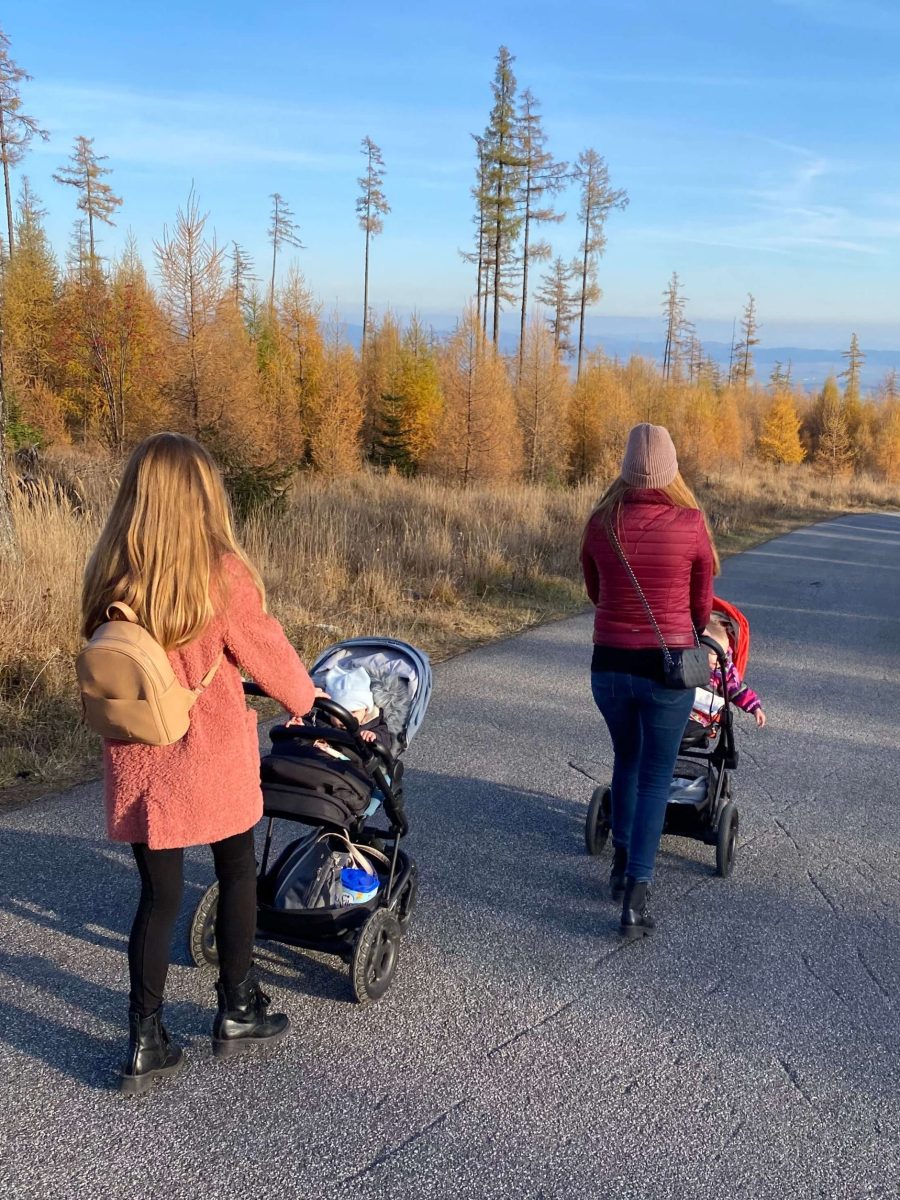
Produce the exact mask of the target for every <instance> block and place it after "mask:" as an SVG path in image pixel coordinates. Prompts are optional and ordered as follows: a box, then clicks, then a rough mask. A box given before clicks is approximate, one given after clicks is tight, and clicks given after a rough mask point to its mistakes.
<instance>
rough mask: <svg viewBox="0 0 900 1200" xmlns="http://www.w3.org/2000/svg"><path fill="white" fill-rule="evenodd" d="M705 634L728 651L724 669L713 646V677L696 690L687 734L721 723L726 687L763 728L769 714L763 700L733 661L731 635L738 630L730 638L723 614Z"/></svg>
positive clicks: (729, 696)
mask: <svg viewBox="0 0 900 1200" xmlns="http://www.w3.org/2000/svg"><path fill="white" fill-rule="evenodd" d="M703 633H704V636H705V637H707V638H712V640H713V641H714V642H715V643H716V644H717V646H718V647H719V649H720V650H721V651H722V653H723V654H724V655H725V666H724V670H723V668H722V667H721V666H720V665H719V656H718V655H717V654H715V653H714V652H713V651H712V650H711V651H710V653H709V669H710V672H711V674H710V679H709V683H708V684H707V686H706V687H705V688H697V689H696V691H695V694H694V707H693V708H692V709H691V716H690V719H689V721H688V723H687V728H686V729H685V731H684V732H685V737H686V738H688V739H690V738H696V737H698V736H701V735H702V734H703V733H704V732H705V731H706V730H708V729H711V728H712V726H714V725H715V724H717V723H718V715H719V712H720V711H721V709H722V704H723V703H724V700H723V697H724V696H725V693H726V691H727V693H728V699H729V701H730V702H731V703H732V704H734V705H735V706H736V707H737V708H739V709H741V710H742V711H743V712H745V713H749V714H750V715H751V716H752V717H753V718H754V719H755V720H756V724H757V726H758V727H759V728H760V729H762V728H763V727H764V726H765V724H766V714H765V711H764V710H763V706H762V701H761V700H760V698H759V696H758V695H757V694H756V692H754V690H753V688H751V687H749V686H748V684H746V683H745V682H744V680H743V679H742V678H741V676H740V674H739V673H738V669H737V667H736V666H735V663H734V654H733V651H732V647H731V638H736V637H737V634H736V632H733V633H732V634H731V638H729V630H728V626H727V625H726V624H725V621H724V620H723V619H722V618H720V617H713V618H712V619H711V620H710V622H709V624H708V625H707V627H706V629H705V630H704V631H703Z"/></svg>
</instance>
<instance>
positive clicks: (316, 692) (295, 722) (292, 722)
mask: <svg viewBox="0 0 900 1200" xmlns="http://www.w3.org/2000/svg"><path fill="white" fill-rule="evenodd" d="M320 696H321V697H322V698H323V699H325V700H330V699H331V697H330V696H329V695H328V693H327V692H326V691H323V690H322V688H320V687H317V688H315V689H314V690H313V702H315V701H316V700H318V699H319V697H320ZM305 723H306V722H305V721H304V720H303V718H302V717H298V716H297V715H296V714H295V715H294V716H293V717H291V719H290V720H289V721H285V725H288V726H291V725H304V724H305Z"/></svg>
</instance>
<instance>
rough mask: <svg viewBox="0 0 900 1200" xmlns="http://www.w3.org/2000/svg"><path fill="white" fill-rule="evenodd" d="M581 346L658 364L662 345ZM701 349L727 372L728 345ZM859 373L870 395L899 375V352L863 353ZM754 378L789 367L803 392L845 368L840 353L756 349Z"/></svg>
mask: <svg viewBox="0 0 900 1200" xmlns="http://www.w3.org/2000/svg"><path fill="white" fill-rule="evenodd" d="M585 345H587V346H590V348H591V349H595V348H597V347H602V349H603V350H604V351H605V352H606V354H608V355H610V356H611V357H618V358H621V359H627V358H630V357H631V355H633V354H639V355H641V356H642V357H643V358H650V359H653V360H654V361H656V362H662V357H663V351H664V349H665V343H664V342H662V341H658V342H653V341H635V340H634V339H628V338H615V337H613V338H609V337H605V338H598V337H592V338H588V337H585ZM703 349H704V350H705V351H706V353H707V354H709V355H710V356H711V357H712V358H713V359H714V360H715V362H717V363H718V364H719V366H721V367H724V368H725V369H726V370H727V368H728V362H729V359H730V357H731V345H730V343H728V342H704V343H703ZM865 355H866V358H865V362H864V363H863V366H862V371H861V385H862V387H863V388H864V389H865V390H867V391H874V390H876V389H877V388H878V386H879V385H880V384H881V383H882V382H883V380H884V377H885V375H887V373H888V371H890V370H891V369H895V370H896V371H897V372H898V373H900V350H867V351H865ZM753 362H754V365H755V367H756V377H757V379H759V380H760V381H761V382H763V383H764V382H766V381H767V380H768V379H769V376H770V375H771V374H772V371H773V370H774V368H775V366H776V364H777V363H781V366H782V368H784V369H786V368H787V366H788V363H790V365H791V377H792V379H793V381H794V383H795V384H796V385H798V386H800V387H804V388H819V387H821V386H822V384H823V383H824V382H825V380H826V379H827V378H828V376H829V375H838V374H840V372H841V371H843V370H845V369H846V367H847V360H846V359H845V358H844V357H843V356H842V351H840V350H810V349H806V348H805V347H803V346H756V347H755V348H754V350H753Z"/></svg>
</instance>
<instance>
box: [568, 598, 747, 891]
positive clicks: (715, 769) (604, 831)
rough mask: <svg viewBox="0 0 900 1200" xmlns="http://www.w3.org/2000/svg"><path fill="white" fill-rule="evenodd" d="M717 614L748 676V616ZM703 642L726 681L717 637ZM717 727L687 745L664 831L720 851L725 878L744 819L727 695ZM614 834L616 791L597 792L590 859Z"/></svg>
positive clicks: (588, 838) (717, 604)
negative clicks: (735, 783)
mask: <svg viewBox="0 0 900 1200" xmlns="http://www.w3.org/2000/svg"><path fill="white" fill-rule="evenodd" d="M712 615H713V616H714V617H717V618H718V619H719V620H720V621H721V622H722V624H723V625H724V626H725V628H726V630H727V632H728V642H729V646H730V648H731V653H732V657H733V660H734V665H735V667H736V668H737V671H738V674H739V675H741V676H743V674H744V671H745V670H746V667H747V663H748V661H749V658H750V625H749V622H748V621H747V618H746V617H745V616H744V614H743V613H742V612H741V611H740V610H739V609H737V608H735V607H734V605H733V604H729V603H728V601H727V600H721V599H719V598H718V597H715V598H714V600H713V610H712ZM700 641H701V642H702V644H703V645H704V646H708V647H709V649H710V650H712V651H714V652H715V654H716V657H717V658H718V660H719V668H720V670H721V672H722V678H723V679H724V677H725V654H724V652H723V651H722V648H721V647H720V646H719V645H718V643H717V642H715V641H714V640H713V639H712V638H708V637H701V639H700ZM712 721H713V723H712V725H710V726H709V728H706V729H699V730H695V731H694V732H693V733H691V734H688V735H686V736H685V738H684V739H683V740H682V743H681V746H680V748H679V751H678V759H677V761H676V763H675V777H674V778H673V780H672V784H671V788H670V791H669V803H668V805H667V806H666V821H665V825H664V826H663V832H664V833H668V834H676V835H677V836H679V837H690V838H695V839H697V840H699V841H701V842H705V843H706V844H707V845H709V846H715V848H716V871H717V873H718V874H719V875H721V876H722V877H723V878H726V877H728V876H729V875H731V872H732V871H733V869H734V855H735V847H736V843H737V834H738V826H739V823H740V817H739V814H738V810H737V806H736V805H735V803H734V801H733V799H732V775H733V773H734V772H735V771H736V770H737V765H738V751H737V747H736V746H735V744H734V714H733V706H732V705H731V704H730V702H729V700H728V697H727V695H726V696H725V697H723V700H722V707H721V708H720V709H719V711H718V712H717V713H716V714H715V715H714V716H713V718H712ZM611 829H612V792H611V790H610V788H609V786H601V787H598V788H596V789H595V791H594V794H593V796H592V797H591V802H590V805H589V806H588V814H587V820H586V822H585V829H584V840H585V846H586V847H587V852H588V854H601V853H602V852H603V847H604V846H605V845H606V842H607V839H608V837H609V834H610V831H611Z"/></svg>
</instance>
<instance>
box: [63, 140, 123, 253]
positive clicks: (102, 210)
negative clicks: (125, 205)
mask: <svg viewBox="0 0 900 1200" xmlns="http://www.w3.org/2000/svg"><path fill="white" fill-rule="evenodd" d="M105 161H106V155H105V154H103V155H101V154H95V153H94V139H93V138H88V137H77V138H76V139H75V149H74V150H73V151H72V155H71V158H70V159H69V163H70V165H69V166H67V167H60V169H59V171H57V172H56V174H55V175H54V176H53V178H54V179H55V180H56V182H57V183H62V184H65V185H66V186H67V187H73V188H76V189H77V191H78V192H79V193H80V195H79V197H78V208H79V210H80V211H81V212H83V213H84V215H85V216H86V217H87V223H88V252H89V254H90V263H91V266H92V267H93V266H95V265H96V261H97V248H96V242H95V239H94V222H95V221H102V222H103V224H104V225H115V221H114V220H113V219H112V216H113V213H114V212H115V211H116V209H118V208H121V207H122V201H121V199H120V197H118V196H116V195H114V194H113V190H112V188H111V187H110V186H109V184H108V183H104V182H103V176H104V175H109V174H110V170H109V168H108V167H101V165H100V164H101V163H102V162H105Z"/></svg>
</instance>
